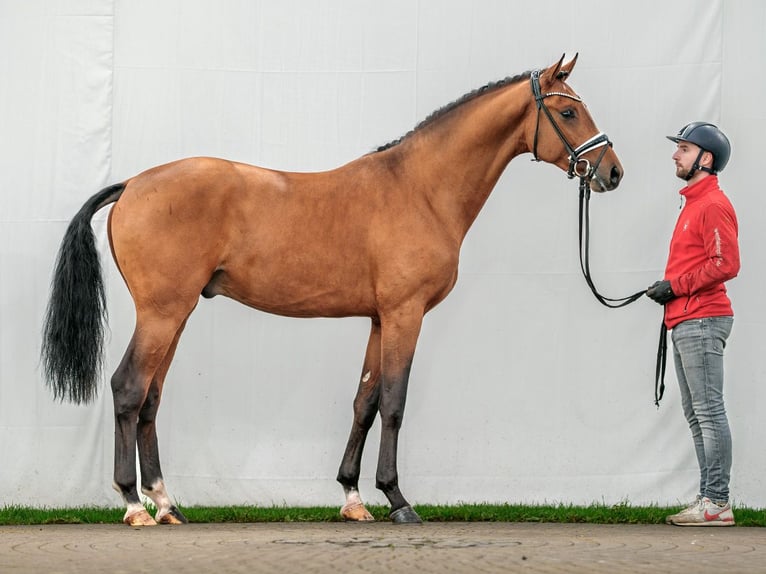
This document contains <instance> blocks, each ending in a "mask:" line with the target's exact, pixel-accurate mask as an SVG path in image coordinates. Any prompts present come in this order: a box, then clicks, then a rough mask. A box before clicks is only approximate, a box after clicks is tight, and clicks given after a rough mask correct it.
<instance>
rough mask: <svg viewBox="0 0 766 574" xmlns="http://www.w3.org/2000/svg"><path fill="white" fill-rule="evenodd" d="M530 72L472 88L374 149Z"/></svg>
mask: <svg viewBox="0 0 766 574" xmlns="http://www.w3.org/2000/svg"><path fill="white" fill-rule="evenodd" d="M531 74H532V72H530V71H527V72H524V73H523V74H519V75H517V76H512V77H511V76H509V77H507V78H504V79H502V80H498V81H496V82H490V83H489V84H486V85H484V86H482V87H481V88H477V89H475V90H473V91H471V92H468V93H467V94H465V95H463V96H462V97H460V98H458V99H457V100H455V101H454V102H451V103H449V104H447V105H446V106H443V107H441V108H439V109H438V110H436V111H434V112H431V114H430V115H429V116H428V117H426V119H424V120H423V121H422V122H420V123H419V124H418V125H417V126H415V128H414V129H412V130H410V131H409V132H407V133H406V134H404V135H403V136H402V137H400V138H399V139H396V140H394V141H391V142H389V143H387V144H385V145H382V146H380V147H378V148H377V149H376V150H375V151H377V152H380V151H385V150H387V149H390V148H392V147H394V146H397V145H399V144H400V143H401V142H402V141H404V140H405V139H407V138H408V137H410V136H411V135H412V134H414V133H415V132H417V131H418V130H420V129H422V128H424V127H427V126H429V125H431V124H433V123H435V122H437V121H439V120H440V119H441V118H443V117H444V116H446V115H447V114H449V113H450V112H452V111H454V110H455V109H457V108H459V107H460V106H462V105H463V104H466V103H468V102H472V101H473V100H475V99H476V98H478V97H481V96H483V95H485V94H489V93H492V92H494V91H497V90H499V89H501V88H504V87H506V86H510V85H511V84H516V83H518V82H521V81H523V80H528V79H529V78H530V76H531Z"/></svg>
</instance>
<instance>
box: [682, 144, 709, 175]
mask: <svg viewBox="0 0 766 574" xmlns="http://www.w3.org/2000/svg"><path fill="white" fill-rule="evenodd" d="M705 151H706V150H704V149H701V148H700V152H699V153H698V154H697V159H695V160H694V164H693V165H692V168H691V169H690V170H689V173H687V174H686V177H685V178H684V179H685V180H686V181H689V180H690V179H691V178H692V177H694V174H695V173H697V170H700V171H706V172H708V173H709V174H712V175H715V173H716V172H715V170H714V169H712V168H709V167H705V166H703V165H700V160H701V159H702V154H703V153H705Z"/></svg>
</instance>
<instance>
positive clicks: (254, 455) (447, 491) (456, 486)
mask: <svg viewBox="0 0 766 574" xmlns="http://www.w3.org/2000/svg"><path fill="white" fill-rule="evenodd" d="M764 29H766V4H764V3H763V2H761V1H760V0H739V1H736V2H735V1H725V0H706V1H700V0H684V1H678V2H667V1H666V0H646V1H644V2H640V3H623V2H612V1H609V0H578V1H568V0H566V1H565V0H540V1H538V2H522V1H508V0H477V1H475V2H465V1H457V0H450V1H445V0H415V1H413V0H391V1H389V2H383V3H381V2H377V1H372V0H364V1H358V0H354V1H352V0H345V1H344V0H324V1H322V2H315V1H309V0H292V1H284V0H281V1H279V2H276V1H269V0H260V1H259V0H215V1H213V0H162V1H160V2H157V1H154V0H152V1H148V0H130V1H129V0H59V1H53V0H0V53H2V57H1V58H0V329H1V330H0V507H1V506H3V505H9V504H25V505H27V504H28V505H36V506H62V505H84V504H88V505H90V504H95V505H117V504H119V499H118V497H117V495H116V494H115V493H114V492H113V491H112V490H111V473H112V435H113V422H112V417H111V393H110V391H109V389H108V384H107V385H105V386H104V387H103V388H102V391H101V393H100V396H99V400H98V401H97V402H96V404H95V405H91V406H88V407H75V406H71V405H61V404H57V403H54V402H53V400H52V398H51V396H50V394H49V392H48V391H47V389H45V387H44V385H43V383H42V380H41V376H40V371H39V358H38V357H39V346H40V332H41V324H42V317H43V313H44V309H45V304H46V301H47V296H48V284H49V281H50V274H51V270H52V266H53V261H54V257H55V253H56V250H57V249H58V244H59V242H60V240H61V237H62V234H63V232H64V229H65V227H66V224H67V222H68V221H69V219H70V218H71V217H72V216H73V215H74V213H75V212H76V210H77V209H78V208H79V206H80V205H81V204H82V203H83V202H84V201H85V199H86V198H88V197H89V196H90V195H92V194H93V193H94V192H96V191H97V190H98V189H100V188H101V187H103V186H105V185H107V184H109V183H112V182H115V181H119V180H121V179H124V178H127V177H129V176H131V175H134V174H135V173H137V172H139V171H142V170H144V169H146V168H149V167H151V166H154V165H157V164H160V163H164V162H167V161H170V160H174V159H177V158H180V157H185V156H192V155H212V156H221V157H226V158H230V159H235V160H240V161H245V162H248V163H253V164H258V165H264V166H267V167H272V168H277V169H288V170H292V171H315V170H322V169H328V168H332V167H335V166H338V165H340V164H342V163H345V162H347V161H350V160H351V159H353V158H355V157H357V156H359V155H362V154H364V153H367V152H368V151H370V150H372V149H373V148H374V147H376V146H378V145H380V144H383V143H386V142H387V141H389V140H392V139H395V138H397V137H399V136H401V135H402V134H404V133H405V132H407V131H408V130H409V129H411V128H412V127H413V126H414V125H415V124H416V123H418V122H419V121H420V120H422V119H423V118H424V117H425V116H426V115H428V114H429V113H430V112H431V111H433V110H434V109H436V108H438V107H440V106H442V105H444V104H446V103H448V102H450V101H452V100H454V99H456V98H458V97H459V96H461V95H462V94H463V93H465V92H467V91H470V90H471V89H474V88H476V87H479V86H481V85H483V84H485V83H487V82H489V81H493V80H497V79H500V78H503V77H505V76H508V75H513V74H517V73H520V72H523V71H525V70H528V69H532V68H536V67H544V66H547V65H549V64H551V63H553V62H554V61H555V60H557V59H558V58H559V57H560V56H561V54H562V53H565V52H566V53H567V54H568V55H570V56H571V55H573V54H574V53H575V52H579V53H580V59H579V63H578V65H577V68H576V69H575V72H574V74H573V76H572V78H571V80H570V84H571V85H572V86H573V87H574V88H575V89H576V90H577V91H578V92H579V93H580V94H581V95H582V96H583V97H584V99H585V101H586V102H587V103H588V105H589V107H590V109H591V111H592V113H593V115H594V117H595V118H596V121H597V123H598V124H599V127H600V128H601V129H602V130H604V131H606V132H607V133H608V134H609V136H610V137H611V139H612V140H613V141H614V142H615V149H616V150H617V152H618V154H619V155H620V157H621V159H622V162H623V165H624V167H625V170H626V176H625V178H624V180H623V184H622V185H621V187H620V189H619V190H617V191H615V192H612V193H609V194H606V195H599V196H595V197H594V199H593V201H592V220H593V238H592V240H593V250H592V267H593V270H594V273H595V275H596V281H597V283H598V285H599V287H600V288H601V289H602V291H604V292H606V293H607V294H609V295H612V296H617V295H626V294H628V293H632V292H634V291H636V290H638V289H641V288H644V287H645V286H647V285H648V284H650V283H652V282H653V281H654V280H656V279H658V278H660V277H661V274H662V270H663V268H664V263H665V257H666V254H667V244H668V240H669V237H670V232H671V230H672V227H673V224H674V221H675V218H676V215H677V212H678V206H679V197H678V195H677V190H678V189H679V188H680V187H681V183H682V182H680V180H677V179H675V177H674V168H673V164H672V161H671V160H670V155H671V154H672V152H673V145H672V144H671V143H670V142H668V141H667V140H666V139H665V138H664V136H665V135H666V134H672V133H675V132H676V131H677V130H678V129H679V128H680V127H681V126H683V125H684V124H686V123H688V122H689V121H693V120H700V119H703V120H708V121H712V122H714V123H717V124H718V125H720V126H721V128H722V129H723V130H724V131H725V132H726V133H727V134H728V135H729V137H730V139H731V140H732V142H733V147H734V152H733V157H732V160H731V162H730V164H729V166H728V167H727V169H726V171H725V172H724V173H723V175H722V177H721V181H722V185H723V187H724V189H725V190H726V191H727V192H728V194H729V195H730V197H731V198H732V200H733V202H734V204H735V206H736V208H737V210H738V214H739V217H740V228H741V235H740V239H741V251H742V263H743V267H742V272H741V274H740V277H739V278H737V279H735V280H734V281H732V282H731V283H730V293H731V295H732V298H733V300H734V305H735V312H736V320H735V327H734V332H733V334H732V337H731V339H730V345H729V349H728V351H727V353H728V354H727V383H726V396H727V401H728V410H729V416H730V421H731V425H732V432H733V438H734V448H735V451H734V467H733V477H732V485H731V486H732V495H733V498H734V501H735V502H737V503H739V504H745V505H748V506H751V507H759V508H760V507H764V506H766V490H765V489H764V488H763V484H762V479H761V477H763V476H764V475H766V461H765V460H764V457H763V454H762V453H763V448H762V446H763V444H764V442H765V441H766V430H765V428H764V424H763V408H762V405H763V404H764V390H763V381H764V364H763V363H762V362H761V361H760V359H759V357H760V353H761V352H762V347H763V335H762V333H763V328H764V317H766V314H765V313H764V312H765V311H766V303H765V302H764V298H763V296H762V294H761V292H762V285H763V283H764V279H765V277H764V266H763V258H762V255H761V254H760V252H759V246H760V245H761V244H762V242H763V238H764V231H763V225H762V223H761V219H762V214H763V213H764V212H765V211H766V202H765V200H764V194H763V193H761V192H760V190H759V189H754V188H755V187H756V185H758V184H757V183H756V177H757V176H758V172H757V166H758V165H759V164H761V163H762V162H763V159H762V158H761V157H760V155H761V152H762V151H763V145H762V143H761V136H762V134H763V133H766V111H765V110H766V108H765V107H764V106H763V103H762V101H761V100H762V94H763V92H764V83H765V82H766V80H764V77H763V70H764V67H765V65H766V40H764V35H763V31H764ZM106 212H107V210H104V211H102V212H101V213H99V214H98V215H97V216H96V218H95V220H94V226H95V228H96V232H97V235H98V237H99V241H100V248H101V251H102V254H103V260H104V262H105V270H106V273H107V275H108V291H109V308H110V315H111V317H110V328H111V333H110V339H109V345H108V357H107V371H106V372H105V380H108V377H109V376H111V372H112V371H113V369H114V368H115V366H116V364H117V362H118V361H119V359H120V357H121V355H122V352H123V350H124V349H125V346H126V345H127V341H128V339H129V337H130V334H131V332H132V328H133V310H132V304H131V300H130V297H129V295H128V294H127V291H126V289H125V287H124V285H123V283H122V281H121V279H120V277H119V273H117V271H116V269H115V267H114V264H113V263H112V261H111V257H110V255H109V250H108V245H107V242H106V237H105V230H104V227H105V225H104V222H105V218H106ZM576 218H577V189H576V184H575V183H573V182H570V181H568V180H567V179H566V178H565V176H564V174H563V173H562V172H560V171H559V170H557V169H556V168H553V167H551V166H549V165H545V164H533V163H531V162H529V161H528V156H526V157H521V158H517V159H516V160H515V161H514V162H512V163H511V165H510V166H509V168H508V169H507V170H506V173H505V174H504V176H503V178H502V179H501V180H500V183H499V184H498V186H497V188H496V189H495V191H494V193H493V195H492V196H491V197H490V200H489V201H488V203H487V205H486V207H485V209H484V211H483V212H482V214H481V215H480V216H479V218H478V220H477V222H476V223H475V225H474V227H473V229H472V230H471V231H470V233H469V235H468V237H467V240H466V242H465V244H464V247H463V251H462V255H461V266H460V279H459V281H458V284H457V286H456V288H455V290H454V291H453V293H452V294H451V295H450V296H449V297H448V298H447V300H446V301H445V302H443V303H442V304H441V305H440V306H439V307H437V308H436V309H435V310H434V311H432V312H431V313H430V314H429V315H428V316H427V317H426V320H425V324H424V327H423V331H422V335H421V338H420V343H419V346H418V351H417V354H416V358H415V363H414V367H413V370H412V378H411V382H410V392H409V399H408V404H407V412H406V416H405V422H404V427H403V430H402V435H401V441H400V464H399V468H400V479H401V485H402V488H403V491H404V493H405V494H406V495H407V496H408V497H409V498H410V501H411V502H413V503H415V504H417V503H456V502H509V503H522V502H526V503H544V502H546V503H554V502H563V503H574V504H589V503H592V502H604V503H607V504H612V503H618V502H629V503H631V504H650V503H659V504H669V503H674V502H676V501H678V500H686V499H688V498H689V497H691V496H693V494H694V493H695V492H696V490H695V486H696V480H697V470H696V462H695V459H694V454H693V449H692V444H691V439H690V437H689V432H688V429H687V428H686V423H685V421H684V420H683V416H682V414H681V410H680V404H679V400H678V392H677V389H676V383H675V376H674V374H673V372H672V366H671V365H669V367H670V368H669V374H668V390H667V392H666V398H665V400H664V401H663V403H662V406H661V408H660V409H659V410H657V409H656V408H655V407H654V405H653V376H654V359H655V352H656V337H657V332H658V329H659V322H660V316H661V313H660V309H659V308H658V307H657V306H656V305H655V304H654V303H652V302H651V301H649V300H647V299H644V300H642V301H640V302H639V303H637V304H635V305H633V306H631V307H628V308H626V309H622V310H618V311H610V310H607V309H605V308H603V307H601V306H600V305H599V304H598V303H596V302H595V300H593V298H592V296H591V294H590V292H589V291H588V289H587V287H586V285H585V283H584V281H583V279H582V277H581V276H580V275H579V264H578V260H577V246H576V245H577V222H576ZM759 333H761V334H759ZM367 335H368V320H367V319H361V318H351V319H340V320H329V319H328V320H325V319H315V320H297V319H296V320H293V319H285V318H281V317H275V316H271V315H266V314H264V313H260V312H256V311H253V310H250V309H247V308H245V307H242V306H239V305H237V304H235V303H233V302H231V301H228V300H224V299H220V298H219V299H215V300H212V301H204V302H202V303H201V304H200V306H199V307H198V309H197V311H196V312H195V313H194V315H192V318H191V320H190V322H189V325H188V327H187V329H186V332H185V334H184V337H183V338H182V340H181V345H180V347H179V350H178V353H177V355H176V359H175V362H174V365H173V368H172V370H171V373H170V375H169V378H168V384H167V386H166V391H165V396H164V399H163V401H164V402H163V408H162V409H161V410H160V417H159V432H160V450H161V453H162V455H163V470H164V475H165V478H166V481H167V483H168V487H169V490H170V494H171V496H173V497H175V498H176V499H177V500H178V502H179V503H181V504H186V505H191V504H230V503H238V504H267V505H268V504H282V503H286V504H290V505H307V504H323V505H324V504H338V505H339V504H340V503H341V502H342V495H341V489H340V486H339V485H338V484H337V483H335V480H334V479H335V474H336V472H337V468H338V464H339V462H340V458H341V455H342V453H343V449H344V446H345V441H346V438H347V433H348V431H349V429H350V424H351V414H352V411H351V402H352V400H353V396H354V393H355V390H356V382H357V378H358V376H359V373H360V369H361V362H362V358H363V353H364V348H365V345H366V339H367ZM378 436H379V433H378V426H377V424H376V426H375V427H374V428H373V432H372V433H371V436H370V440H369V442H368V447H367V451H366V456H365V458H364V461H363V469H362V470H363V473H362V482H361V487H362V489H363V490H362V494H363V496H364V497H365V499H366V500H368V501H370V502H384V498H383V496H382V495H381V494H380V493H379V492H378V491H376V490H375V489H374V475H375V468H374V466H375V461H376V458H377V441H378Z"/></svg>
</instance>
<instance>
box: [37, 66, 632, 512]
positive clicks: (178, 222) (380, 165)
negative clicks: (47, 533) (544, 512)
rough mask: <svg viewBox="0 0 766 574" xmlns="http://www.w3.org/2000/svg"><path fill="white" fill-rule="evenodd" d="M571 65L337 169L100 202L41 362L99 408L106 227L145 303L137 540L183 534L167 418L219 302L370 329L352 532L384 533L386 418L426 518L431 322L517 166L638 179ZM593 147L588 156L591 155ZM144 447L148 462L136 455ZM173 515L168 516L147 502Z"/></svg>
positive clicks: (65, 254)
mask: <svg viewBox="0 0 766 574" xmlns="http://www.w3.org/2000/svg"><path fill="white" fill-rule="evenodd" d="M576 61H577V55H575V56H574V58H572V59H571V60H570V61H569V62H566V63H565V57H564V56H562V57H561V59H560V60H558V62H556V63H554V64H552V65H551V66H549V67H547V68H544V69H541V70H534V71H527V72H524V73H522V74H519V75H517V76H514V77H510V76H509V77H507V78H505V79H504V80H500V81H497V82H493V83H490V84H487V85H485V86H484V87H482V88H480V89H477V90H474V91H472V92H470V93H467V94H465V95H464V96H463V97H462V98H460V99H458V100H456V101H454V102H452V103H451V104H448V105H446V106H444V107H443V108H441V109H439V110H437V111H436V112H434V113H432V114H431V115H430V116H428V117H427V118H426V119H425V120H423V121H422V122H421V123H420V124H418V125H417V126H416V127H415V128H414V129H413V130H412V131H410V132H409V133H407V134H405V135H404V136H403V137H401V138H399V139H398V140H395V141H393V142H391V143H389V144H387V145H384V146H381V147H379V148H378V149H376V150H374V151H372V152H370V153H368V154H366V155H363V156H361V157H359V158H357V159H355V160H353V161H351V162H349V163H347V164H345V165H343V166H341V167H338V168H336V169H333V170H330V171H325V172H318V173H293V172H284V171H275V170H270V169H266V168H262V167H256V166H252V165H247V164H244V163H239V162H234V161H228V160H224V159H217V158H207V157H198V158H187V159H181V160H178V161H175V162H173V163H169V164H166V165H162V166H158V167H154V168H151V169H149V170H147V171H145V172H143V173H140V174H138V175H136V176H134V177H131V178H129V179H127V180H125V181H122V182H120V183H117V184H114V185H111V186H109V187H107V188H105V189H103V190H101V191H100V192H98V193H96V194H95V195H93V196H92V197H91V198H90V199H88V200H87V201H86V202H85V203H84V205H83V206H82V207H81V209H80V210H79V211H78V212H77V214H76V215H75V216H74V217H73V219H72V220H71V222H70V223H69V226H68V228H67V230H66V232H65V235H64V237H63V239H62V243H61V246H60V248H59V252H58V255H57V258H56V263H55V268H54V273H53V278H52V282H51V293H50V298H49V302H48V306H47V310H46V314H45V318H44V324H43V337H42V339H43V341H42V346H41V365H42V370H43V371H44V373H43V375H44V380H45V383H46V385H47V386H48V387H49V388H50V390H51V391H52V394H53V398H54V400H61V401H69V402H73V403H76V404H80V403H88V402H91V401H92V400H93V399H94V398H95V397H96V395H97V392H98V384H99V380H100V376H101V371H102V369H103V361H104V359H103V355H104V344H105V343H104V331H105V328H106V326H105V325H106V321H107V307H106V305H107V302H106V296H105V289H104V284H103V278H102V269H101V263H100V259H99V253H98V250H97V248H96V245H95V236H94V233H93V229H92V227H91V218H92V217H93V215H94V214H95V213H96V212H97V211H99V210H100V209H102V208H103V207H106V206H108V205H111V204H113V206H112V207H111V211H110V213H109V217H108V221H107V234H108V239H109V244H110V247H111V252H112V256H113V259H114V261H115V263H116V266H117V268H118V269H119V271H120V273H121V275H122V277H123V279H124V281H125V284H126V285H127V288H128V290H129V292H130V295H131V297H132V299H133V302H134V305H135V314H136V319H135V329H134V332H133V335H132V338H131V340H130V343H129V345H128V347H127V349H126V351H125V353H124V356H123V358H122V360H121V362H120V364H119V365H118V367H117V369H116V370H115V372H114V373H113V375H112V377H111V389H112V394H113V401H114V420H115V432H114V482H113V486H114V488H115V490H116V491H117V492H118V493H119V494H120V495H121V496H122V499H123V501H124V504H125V508H126V510H125V515H124V518H123V521H124V523H125V524H128V525H130V526H151V525H155V524H158V523H159V524H181V523H185V522H186V521H187V520H186V518H185V517H184V515H183V513H182V512H181V511H180V510H179V509H178V508H177V506H176V505H174V504H173V502H172V501H171V498H170V496H169V495H168V491H167V490H166V486H165V481H164V479H163V475H162V471H161V467H160V458H159V453H158V448H157V432H156V426H155V420H156V416H157V412H158V409H159V407H160V399H161V396H162V390H163V387H164V384H165V377H166V375H167V373H168V369H169V367H170V364H171V361H172V360H173V355H174V352H175V350H176V346H177V345H178V340H179V338H180V336H181V333H182V332H183V330H184V326H185V325H186V322H187V320H188V318H189V316H190V314H191V313H192V311H194V309H195V308H196V306H197V304H198V302H199V301H200V296H201V297H202V298H211V297H215V296H218V295H222V296H226V297H230V298H232V299H234V300H236V301H239V302H241V303H243V304H244V305H246V306H249V307H252V308H255V309H257V310H260V311H264V312H268V313H274V314H277V315H282V316H288V317H350V316H361V317H368V318H369V319H370V323H371V326H370V334H369V339H368V342H367V348H366V354H365V356H364V361H363V365H362V370H361V375H360V377H359V379H358V381H357V386H358V387H357V392H356V396H355V398H354V401H353V421H352V424H351V432H350V435H349V438H348V442H347V445H346V448H345V452H344V454H343V457H342V460H341V463H340V467H339V471H338V475H337V480H338V482H339V483H340V484H341V486H342V487H343V492H344V496H345V503H344V504H343V506H342V508H341V510H340V513H341V516H342V517H343V518H344V519H345V520H348V521H371V520H373V517H372V515H371V514H370V513H369V511H368V510H367V508H366V507H365V505H364V502H363V501H362V497H361V494H360V492H359V474H360V464H361V458H362V451H363V449H364V446H365V441H366V438H367V434H368V431H369V429H370V427H371V425H372V424H373V422H374V420H375V418H376V417H377V416H378V414H379V415H380V421H381V431H380V445H379V454H378V462H377V470H376V477H375V485H376V488H378V489H380V490H381V491H382V492H383V493H384V494H385V496H386V498H387V500H388V502H389V504H390V514H389V518H390V520H391V521H392V522H394V523H397V524H402V523H419V522H421V518H420V516H419V515H418V514H417V512H416V511H415V510H414V509H413V508H412V506H411V505H410V503H409V502H408V501H407V499H406V498H405V497H404V495H403V494H402V492H401V490H400V488H399V475H398V471H397V443H398V436H399V431H400V428H401V426H402V420H403V415H404V408H405V400H406V395H407V385H408V383H409V374H410V368H411V365H412V360H413V355H414V353H415V346H416V343H417V340H418V336H419V333H420V330H421V324H422V321H423V318H424V315H425V314H426V313H427V312H428V311H429V310H431V309H433V308H434V306H436V305H437V304H438V303H439V302H440V301H442V300H443V299H444V298H445V297H446V296H447V294H448V293H449V292H450V291H451V290H452V288H453V287H454V286H455V282H456V281H457V275H458V257H459V253H460V248H461V244H462V242H463V239H464V237H465V235H466V233H467V232H468V229H469V227H470V226H471V224H472V223H473V221H474V219H475V218H476V216H477V215H478V213H479V211H480V210H481V208H482V206H483V205H484V203H485V201H486V200H487V198H488V196H489V194H490V193H491V191H492V189H493V188H494V186H495V184H496V183H497V181H498V178H499V177H500V175H501V174H502V172H503V171H504V169H505V168H506V166H507V165H508V163H509V162H510V161H511V160H512V159H513V158H514V157H516V156H518V155H520V154H524V153H532V154H533V159H534V160H537V161H544V162H547V163H550V164H553V165H555V166H558V167H559V168H561V169H562V170H564V171H565V172H567V174H568V176H569V177H570V178H572V177H575V176H577V177H579V178H581V181H584V182H587V185H588V186H589V189H590V190H592V191H596V192H604V191H608V190H612V189H615V188H616V187H617V186H618V185H619V183H620V180H621V178H622V175H623V169H622V165H621V164H620V161H619V159H618V157H617V155H616V153H615V152H614V150H613V146H612V142H610V141H609V139H608V137H607V136H606V135H605V134H604V133H602V132H599V131H598V129H597V128H596V125H595V123H594V120H593V118H592V117H591V115H590V113H589V111H588V109H587V108H586V106H585V104H584V103H583V101H582V99H581V98H580V97H579V96H578V95H577V94H576V93H575V92H574V91H573V90H572V88H570V87H569V85H568V84H567V79H568V78H569V76H570V74H571V72H572V69H573V68H574V66H575V63H576ZM573 142H580V145H578V146H577V147H575V143H573ZM136 446H137V448H136ZM136 450H137V451H138V460H139V465H140V477H141V492H142V493H143V494H145V495H146V496H147V497H148V498H149V499H151V501H152V502H153V503H154V506H155V507H156V514H155V516H154V517H152V516H151V515H150V514H149V512H148V511H147V510H146V508H145V507H144V505H143V503H142V501H141V499H140V497H139V493H138V490H137V472H136Z"/></svg>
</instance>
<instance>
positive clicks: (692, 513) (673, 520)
mask: <svg viewBox="0 0 766 574" xmlns="http://www.w3.org/2000/svg"><path fill="white" fill-rule="evenodd" d="M668 518H669V519H670V524H675V525H676V526H734V513H733V512H732V511H731V505H730V504H729V503H728V502H727V503H726V504H724V505H723V506H720V505H718V504H716V503H715V502H713V501H712V500H710V499H709V498H707V497H705V498H703V499H701V500H700V501H699V502H698V503H697V506H696V507H695V508H693V509H691V510H690V509H688V508H687V509H686V510H685V511H681V512H679V513H678V514H674V515H673V516H669V517H668Z"/></svg>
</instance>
